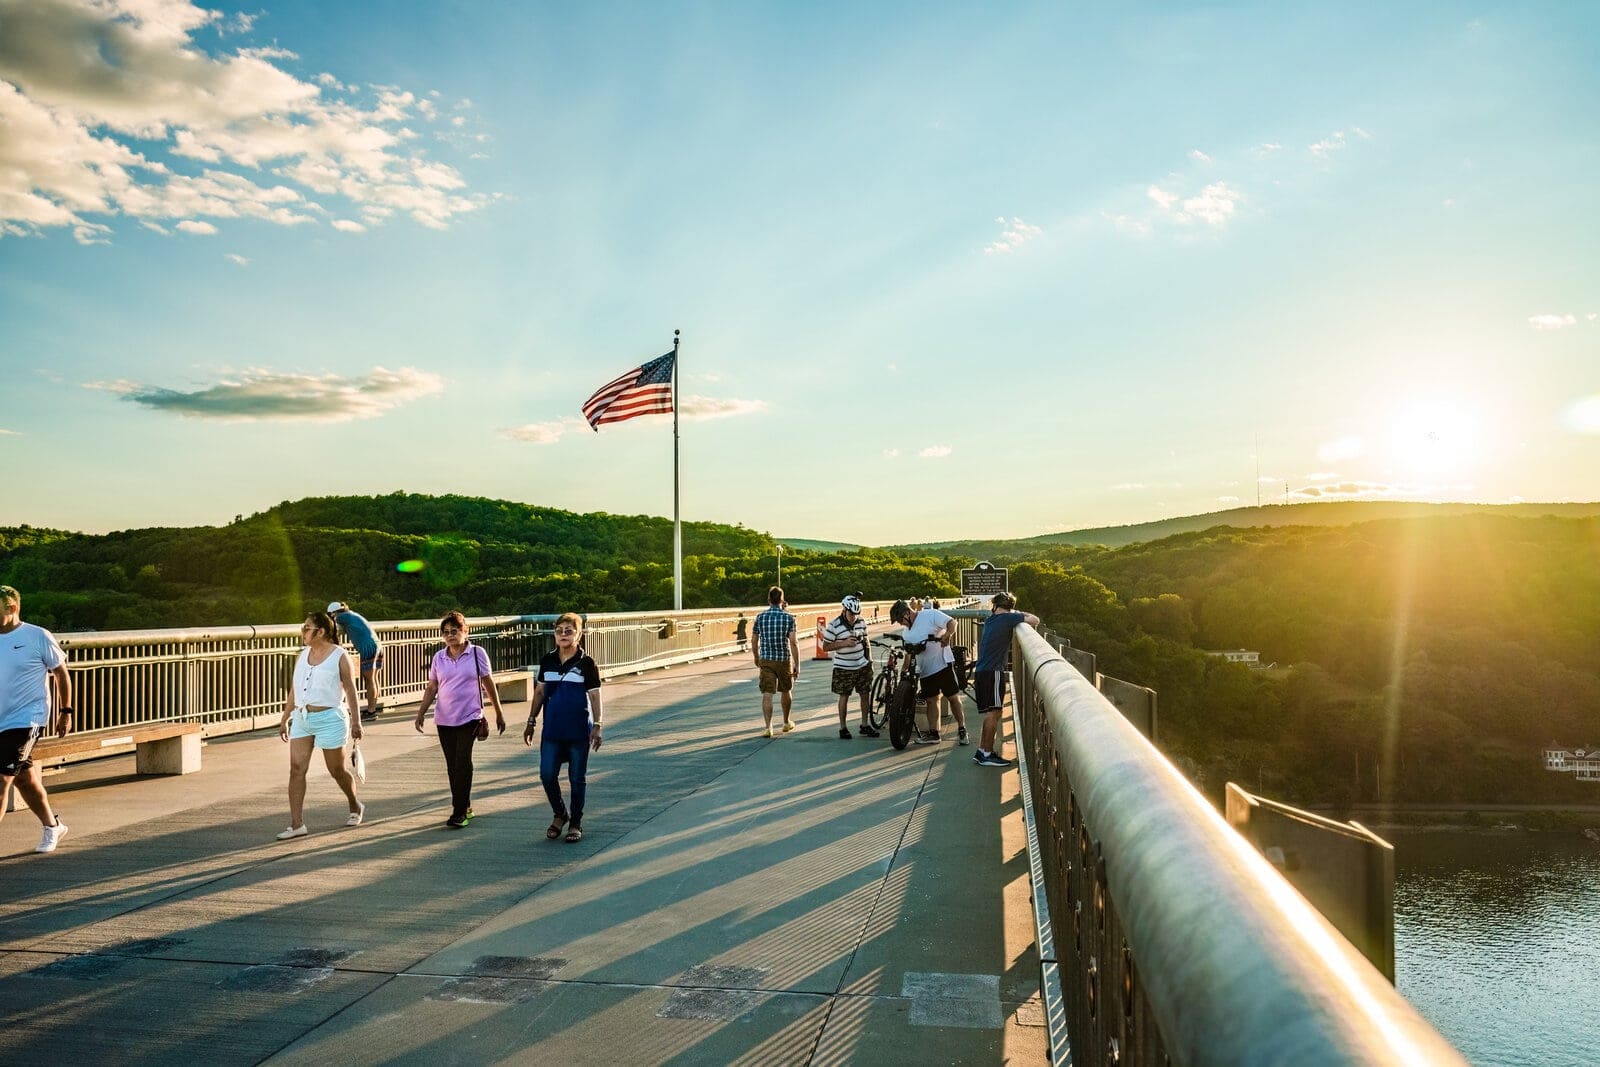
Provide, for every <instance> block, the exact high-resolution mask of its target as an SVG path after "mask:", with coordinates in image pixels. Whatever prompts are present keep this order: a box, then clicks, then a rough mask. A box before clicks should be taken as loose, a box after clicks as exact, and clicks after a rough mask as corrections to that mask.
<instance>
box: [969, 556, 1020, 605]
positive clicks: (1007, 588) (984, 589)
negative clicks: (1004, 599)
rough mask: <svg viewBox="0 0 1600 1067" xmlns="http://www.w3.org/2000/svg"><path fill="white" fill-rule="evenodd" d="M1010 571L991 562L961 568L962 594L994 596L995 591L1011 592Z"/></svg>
mask: <svg viewBox="0 0 1600 1067" xmlns="http://www.w3.org/2000/svg"><path fill="white" fill-rule="evenodd" d="M1010 573H1011V572H1010V571H1009V570H1008V569H1007V568H1005V567H996V566H995V565H994V564H992V563H986V562H985V563H979V564H978V565H977V566H976V567H971V568H963V569H962V571H961V595H962V596H977V597H985V596H994V595H995V594H996V593H1009V592H1011V584H1010V577H1009V575H1010Z"/></svg>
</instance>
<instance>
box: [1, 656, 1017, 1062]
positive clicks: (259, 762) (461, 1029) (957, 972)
mask: <svg viewBox="0 0 1600 1067" xmlns="http://www.w3.org/2000/svg"><path fill="white" fill-rule="evenodd" d="M827 685H828V665H827V664H826V663H815V664H812V663H807V664H806V666H805V669H804V670H803V672H802V677H801V682H800V686H799V688H798V690H797V694H796V696H797V699H796V701H795V707H796V710H797V715H796V719H797V721H798V722H799V723H800V727H799V729H797V730H796V731H795V732H794V733H792V734H788V735H779V736H778V737H776V738H774V739H772V740H770V741H769V740H765V739H763V738H761V737H760V736H759V727H760V715H759V710H758V697H757V695H756V687H755V681H754V670H753V668H751V667H750V665H749V661H748V660H747V659H745V658H743V657H738V658H732V659H721V660H716V661H712V662H710V663H705V664H698V665H695V666H691V667H680V668H675V669H671V670H664V671H657V672H653V673H650V674H646V675H640V676H635V677H632V678H624V679H619V680H617V681H615V682H612V683H608V685H607V687H606V697H607V700H606V711H607V731H606V743H605V746H604V747H603V748H602V749H601V751H600V752H599V753H598V754H596V755H595V756H594V757H593V758H592V759H591V761H590V774H589V801H588V808H589V810H588V812H587V813H586V815H585V819H584V822H585V831H586V837H585V839H584V840H583V841H582V842H580V843H578V844H574V845H569V844H566V843H565V842H555V843H552V842H548V841H546V840H545V838H544V827H545V826H546V825H547V824H548V822H549V808H548V806H547V804H546V803H545V799H544V794H543V791H542V790H541V789H540V788H539V786H538V780H537V779H538V774H537V758H536V753H535V752H532V751H529V750H527V749H525V748H523V746H522V743H521V738H520V733H521V724H522V722H523V721H524V719H525V718H526V705H517V706H514V707H511V708H509V709H508V712H509V714H508V716H507V719H508V722H509V724H510V729H509V730H508V733H507V735H506V736H505V737H503V738H497V739H493V740H491V741H490V742H487V743H484V744H481V745H480V746H479V748H478V759H477V769H478V774H477V781H476V784H475V788H474V799H473V806H474V808H475V810H476V812H477V817H476V818H475V819H474V821H473V822H472V824H471V825H470V826H468V827H467V828H466V829H465V830H460V831H453V830H449V829H446V828H445V827H444V825H443V822H444V817H445V816H446V815H447V814H448V799H447V798H448V793H447V789H446V782H445V777H444V767H443V760H442V757H441V756H440V754H439V751H438V747H437V742H436V741H435V740H434V739H433V736H432V732H431V730H432V727H431V725H430V727H429V734H428V736H427V737H419V736H418V735H417V734H415V733H414V732H413V731H412V729H411V725H410V721H411V712H410V711H409V710H406V711H400V712H394V711H391V712H390V713H389V715H387V716H386V721H385V722H383V723H380V724H379V725H378V726H376V727H373V728H369V734H368V739H367V741H366V742H364V743H363V749H364V750H365V751H366V753H367V757H368V760H369V765H370V771H369V780H368V783H367V785H366V786H365V787H364V789H363V799H364V800H365V801H366V802H367V805H368V817H367V823H366V825H364V826H362V827H360V828H358V829H354V830H347V829H345V828H344V827H343V822H344V816H345V811H344V803H343V798H342V797H341V796H340V795H339V793H338V790H337V788H336V787H335V786H334V785H333V783H332V782H331V780H329V779H328V777H327V775H326V772H325V771H323V770H322V768H321V766H320V761H315V762H314V764H313V767H312V774H311V784H310V790H309V794H308V798H307V808H306V810H307V815H306V821H307V824H308V825H309V826H310V827H311V829H312V833H311V835H310V836H308V837H305V838H301V839H298V840H296V841H291V842H288V843H278V842H276V841H274V840H273V835H274V834H275V833H277V832H278V831H279V830H281V829H283V827H284V826H286V825H287V824H288V817H287V802H286V800H285V798H284V781H285V778H286V774H287V771H286V755H285V749H284V746H283V745H282V744H281V743H280V742H279V741H278V740H277V738H276V737H275V736H274V737H267V736H262V735H252V736H250V737H243V738H230V739H224V740H219V741H216V742H213V743H211V744H209V745H208V746H207V747H206V750H205V757H204V770H202V771H201V772H200V773H199V774H194V775H189V776H187V777H184V778H163V779H139V778H136V777H134V776H133V774H132V770H133V758H132V757H131V756H127V757H119V758H116V759H111V760H103V761H99V762H97V763H94V764H80V765H77V766H75V767H72V768H69V769H68V770H67V771H66V772H64V773H62V774H60V775H54V776H51V777H50V778H49V779H48V783H47V784H48V787H49V789H50V792H51V795H52V798H53V799H54V801H55V803H56V806H57V808H58V810H59V811H60V812H61V815H62V817H63V819H64V820H65V821H66V822H67V823H68V825H69V826H70V827H71V830H70V832H69V834H68V835H67V837H66V839H65V841H64V842H63V844H62V846H61V848H60V850H59V851H57V852H56V853H54V854H52V855H48V856H37V855H34V854H33V853H32V851H31V850H32V848H33V846H34V844H36V843H37V841H38V822H37V820H36V819H34V818H33V817H32V815H31V814H30V813H29V812H27V811H26V810H21V811H17V812H14V813H12V814H11V815H9V816H7V817H6V818H5V820H4V822H0V1003H3V1004H4V1006H5V1015H6V1017H7V1021H6V1023H5V1026H4V1035H5V1036H4V1044H5V1047H6V1049H7V1053H8V1056H7V1058H8V1059H10V1060H12V1061H15V1062H24V1061H27V1060H42V1059H48V1060H50V1061H52V1062H67V1063H70V1062H74V1061H78V1062H93V1063H96V1064H101V1063H143V1062H163V1063H168V1064H170V1063H172V1062H205V1063H208V1064H231V1063H257V1062H261V1061H264V1060H272V1061H274V1062H280V1061H281V1062H285V1063H318V1064H326V1063H329V1062H334V1063H346V1064H364V1063H392V1062H408V1063H419V1064H428V1065H430V1067H436V1065H439V1064H447V1063H462V1064H481V1063H495V1062H527V1061H532V1060H535V1059H541V1060H545V1061H546V1062H550V1061H551V1058H554V1061H555V1062H565V1063H609V1064H639V1063H678V1064H691V1063H694V1064H698V1063H707V1064H712V1063H714V1064H723V1063H743V1064H768V1063H771V1064H788V1063H795V1064H807V1063H810V1064H843V1063H873V1064H883V1063H915V1064H935V1063H960V1064H982V1063H1043V1062H1045V1047H1046V1031H1045V1029H1044V1027H1043V1023H1044V1020H1043V1017H1042V1013H1041V1012H1040V1010H1039V1007H1038V960H1037V957H1036V955H1035V953H1034V948H1033V926H1032V914H1031V911H1030V908H1029V903H1028V868H1027V853H1026V848H1025V843H1024V838H1023V831H1022V815H1021V802H1020V799H1019V797H1018V793H1017V776H1016V773H1015V772H1014V771H1009V772H1005V773H1001V772H997V771H995V770H992V769H988V768H980V767H976V766H974V765H973V763H972V761H971V756H972V753H973V752H974V751H975V749H974V748H960V747H957V746H956V744H955V742H954V737H955V731H954V728H953V727H949V728H947V731H946V733H945V737H946V740H945V742H944V744H943V745H941V746H939V747H938V748H937V749H934V748H932V747H920V748H919V747H913V748H911V749H910V750H908V751H906V752H903V753H897V752H895V751H894V750H893V749H892V748H890V746H889V744H888V742H887V740H886V739H884V740H877V741H873V740H867V739H862V738H857V739H855V740H853V741H842V740H839V739H838V737H837V730H838V723H837V719H836V718H835V715H834V711H833V702H834V698H833V696H832V695H831V694H830V693H828V691H827ZM968 706H969V708H970V701H969V704H968ZM854 721H855V712H854V710H853V709H852V714H851V722H852V725H853V724H854ZM973 725H974V726H976V717H975V716H974V717H973ZM974 733H976V731H974ZM1008 751H1009V743H1008Z"/></svg>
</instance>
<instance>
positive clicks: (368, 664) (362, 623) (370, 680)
mask: <svg viewBox="0 0 1600 1067" xmlns="http://www.w3.org/2000/svg"><path fill="white" fill-rule="evenodd" d="M328 614H329V615H332V616H333V618H334V621H335V622H337V623H338V624H339V629H341V630H343V631H344V632H345V635H346V636H347V637H349V639H350V643H351V644H352V645H354V646H355V650H356V654H357V655H358V656H360V657H361V687H362V689H364V690H365V691H366V694H367V710H366V711H363V712H362V713H361V719H362V721H363V722H371V721H372V720H373V719H376V718H377V717H378V713H379V712H380V711H382V710H383V705H382V704H379V703H378V672H379V671H381V670H383V645H382V644H380V643H379V641H378V637H377V635H376V634H374V633H373V632H372V624H371V623H370V622H368V621H367V620H366V617H365V616H363V615H360V614H358V613H357V612H354V611H351V610H350V607H349V605H347V604H346V603H345V602H344V601H342V600H335V601H334V602H333V603H332V604H329V605H328Z"/></svg>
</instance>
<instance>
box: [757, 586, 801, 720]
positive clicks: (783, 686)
mask: <svg viewBox="0 0 1600 1067" xmlns="http://www.w3.org/2000/svg"><path fill="white" fill-rule="evenodd" d="M767 604H768V607H767V610H766V611H763V612H762V613H761V614H759V615H757V616H756V618H755V624H754V625H753V626H751V629H752V630H753V631H755V640H754V641H752V642H751V643H750V644H751V648H750V652H751V654H752V655H753V656H755V661H756V666H757V667H759V668H760V669H761V718H762V719H763V720H764V721H765V722H766V729H764V730H763V731H762V732H761V736H762V737H771V736H772V694H773V693H779V694H782V697H783V732H784V733H788V732H789V731H790V730H793V729H794V720H793V719H791V718H790V717H789V716H790V712H791V708H792V705H793V703H794V696H793V692H792V691H793V689H794V683H795V679H797V678H799V677H800V642H799V640H798V639H796V637H795V625H794V616H793V615H790V614H789V613H788V612H787V611H784V610H783V590H782V589H780V588H779V587H778V586H773V587H772V588H771V589H768V590H767ZM786 640H787V642H788V647H787V648H785V647H784V643H785V641H786ZM791 663H792V664H793V666H792V667H791V666H790V664H791Z"/></svg>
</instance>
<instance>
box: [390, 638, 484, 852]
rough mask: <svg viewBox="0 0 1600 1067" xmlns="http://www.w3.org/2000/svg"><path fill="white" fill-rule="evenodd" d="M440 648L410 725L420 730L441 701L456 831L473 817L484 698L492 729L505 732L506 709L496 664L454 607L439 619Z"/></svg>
mask: <svg viewBox="0 0 1600 1067" xmlns="http://www.w3.org/2000/svg"><path fill="white" fill-rule="evenodd" d="M439 634H440V636H442V637H443V638H444V647H443V648H441V649H440V650H439V651H437V652H435V653H434V654H433V659H431V660H429V661H428V682H427V684H426V685H424V686H423V687H422V703H420V704H418V705H417V718H416V720H415V721H414V722H413V723H412V724H411V725H412V726H414V727H416V730H417V733H419V734H420V733H422V720H423V717H424V716H426V715H427V714H428V708H430V707H432V706H433V702H434V700H435V699H437V700H438V701H439V707H438V710H437V711H435V712H434V713H433V725H434V728H435V729H436V730H438V732H439V747H440V748H441V749H443V750H444V769H445V774H446V775H448V776H449V779H450V817H449V818H448V819H446V820H445V825H446V826H448V827H450V828H451V829H452V830H459V829H461V828H462V827H463V826H465V825H467V823H469V822H471V821H472V746H473V745H475V744H476V743H478V742H479V741H483V740H485V739H487V738H488V736H489V720H488V719H485V718H484V717H483V702H484V700H485V699H487V700H488V701H489V703H490V704H492V705H493V706H494V721H495V727H496V729H497V731H498V732H499V733H502V734H503V733H505V732H506V717H505V713H504V712H503V711H501V710H500V691H499V689H497V688H496V687H495V684H494V667H493V666H492V665H491V664H490V663H489V653H487V652H485V651H484V649H483V646H482V645H475V644H473V643H472V642H471V641H469V640H468V639H467V620H466V617H465V616H463V615H462V614H461V612H459V611H452V612H450V613H449V614H448V615H446V616H445V617H444V618H443V619H441V620H440V622H439Z"/></svg>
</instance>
